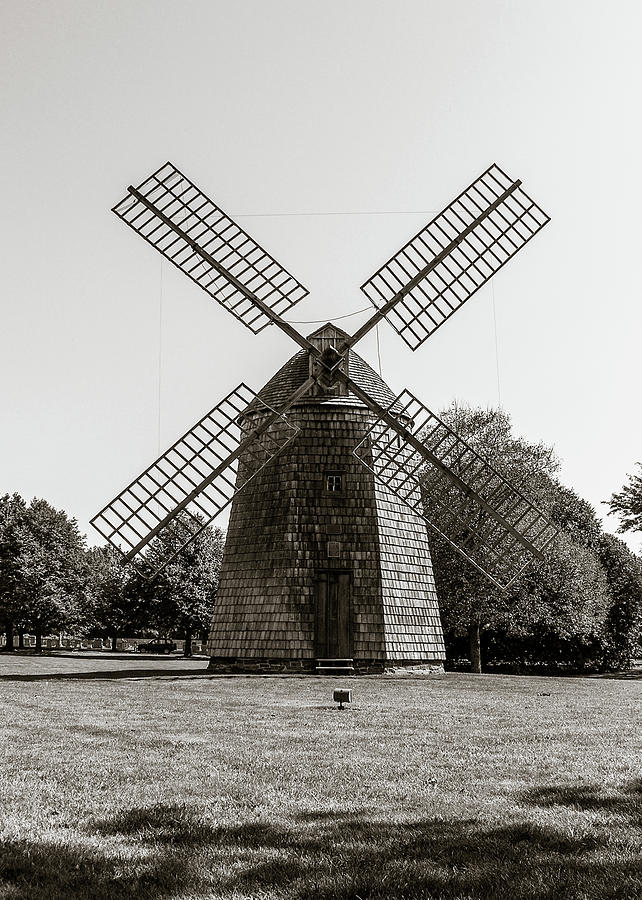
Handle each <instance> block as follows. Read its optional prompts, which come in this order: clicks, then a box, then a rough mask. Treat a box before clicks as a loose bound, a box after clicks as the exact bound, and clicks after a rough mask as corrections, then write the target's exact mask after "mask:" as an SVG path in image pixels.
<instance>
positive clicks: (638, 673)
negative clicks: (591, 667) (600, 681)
mask: <svg viewBox="0 0 642 900" xmlns="http://www.w3.org/2000/svg"><path fill="white" fill-rule="evenodd" d="M588 677H589V678H605V679H612V680H616V681H637V680H638V679H640V678H642V669H638V668H636V669H629V670H628V671H626V672H604V673H601V674H599V675H589V676H588Z"/></svg>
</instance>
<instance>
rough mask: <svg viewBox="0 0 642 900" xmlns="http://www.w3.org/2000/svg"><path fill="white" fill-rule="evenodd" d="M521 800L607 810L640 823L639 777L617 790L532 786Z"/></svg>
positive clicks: (641, 793) (641, 796) (641, 782)
mask: <svg viewBox="0 0 642 900" xmlns="http://www.w3.org/2000/svg"><path fill="white" fill-rule="evenodd" d="M520 799H521V800H522V802H524V803H528V804H530V805H532V806H541V807H544V808H548V809H550V808H553V807H555V806H566V807H570V808H572V809H577V810H582V811H591V812H607V813H612V814H614V815H617V816H622V817H624V818H627V819H629V821H630V823H631V824H632V825H638V826H642V779H635V780H634V781H631V782H629V783H628V784H626V785H624V786H623V787H622V788H621V789H620V790H619V791H617V792H614V791H612V790H611V791H607V790H605V788H604V787H602V786H601V785H554V786H552V787H541V788H533V789H532V790H529V791H526V792H524V793H523V794H522V795H521V797H520Z"/></svg>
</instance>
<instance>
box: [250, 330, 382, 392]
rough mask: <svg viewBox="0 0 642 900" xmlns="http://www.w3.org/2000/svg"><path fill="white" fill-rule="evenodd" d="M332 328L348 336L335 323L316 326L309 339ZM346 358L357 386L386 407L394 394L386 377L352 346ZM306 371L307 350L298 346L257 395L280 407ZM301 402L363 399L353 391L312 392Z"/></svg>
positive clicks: (307, 363)
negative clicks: (383, 377)
mask: <svg viewBox="0 0 642 900" xmlns="http://www.w3.org/2000/svg"><path fill="white" fill-rule="evenodd" d="M330 327H331V328H332V329H333V330H334V331H336V333H337V335H338V336H340V337H348V335H347V334H346V333H345V332H343V331H341V329H340V328H337V327H336V325H331V323H328V325H324V326H323V328H319V329H318V330H317V331H315V332H313V333H312V334H311V335H309V336H308V338H309V339H314V338H315V337H317V336H318V335H321V334H322V333H324V332H326V331H327V329H328V328H330ZM348 352H349V359H348V372H349V374H350V378H352V379H353V381H355V382H356V383H357V384H358V385H359V387H361V388H363V390H364V391H366V392H367V393H368V394H370V396H371V397H372V399H373V400H376V402H377V403H379V404H380V405H381V406H384V407H386V408H387V407H388V406H390V404H391V403H392V401H393V400H394V399H395V395H394V394H393V392H392V391H391V389H390V388H389V387H388V385H387V384H386V383H385V381H384V380H383V379H382V378H381V376H379V375H377V373H376V372H375V371H374V369H371V368H370V366H369V365H368V363H367V362H365V360H363V359H361V357H360V356H359V355H358V354H357V353H355V352H354V350H349V351H348ZM308 375H309V354H308V351H307V350H300V351H299V352H298V353H297V354H295V355H294V356H293V357H292V358H291V359H289V360H288V362H286V364H285V365H284V366H282V367H281V368H280V369H279V371H278V372H277V373H276V375H273V376H272V378H270V380H269V381H268V382H267V384H265V385H263V387H262V388H261V390H260V391H259V397H260V398H261V400H263V402H264V403H267V405H268V406H271V407H272V408H273V409H280V407H281V406H282V405H283V404H284V403H285V402H286V401H287V399H288V398H289V397H290V396H291V395H292V394H293V393H294V391H295V390H296V389H297V388H298V387H300V386H301V384H303V382H304V381H305V380H306V378H307V377H308ZM302 403H306V404H307V403H314V404H332V405H333V406H361V407H363V405H364V404H363V403H362V402H361V400H359V399H358V398H357V397H355V396H354V394H348V395H347V396H344V397H340V396H335V395H331V394H321V395H319V396H314V397H313V396H311V395H309V394H308V395H306V396H305V397H303V398H302V399H301V400H299V401H298V403H297V404H296V405H299V404H302Z"/></svg>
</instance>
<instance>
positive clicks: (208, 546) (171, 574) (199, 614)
mask: <svg viewBox="0 0 642 900" xmlns="http://www.w3.org/2000/svg"><path fill="white" fill-rule="evenodd" d="M184 518H185V514H183V515H179V516H178V517H177V519H176V520H175V521H174V522H173V523H172V525H171V526H170V528H169V529H167V530H166V533H165V535H164V537H163V538H162V539H160V538H157V539H155V540H154V541H153V542H152V544H151V546H150V551H149V555H148V560H149V564H150V568H151V569H154V568H155V564H156V563H157V562H159V561H163V560H165V559H166V558H167V556H168V555H169V553H168V551H171V552H175V551H178V552H177V555H176V556H175V558H174V559H173V560H172V561H171V562H170V563H169V564H168V565H167V566H166V567H165V568H164V569H163V570H162V571H161V572H160V573H159V574H158V575H156V577H155V578H153V579H151V580H148V579H146V578H145V576H144V574H140V573H134V574H133V575H132V579H131V581H130V583H129V590H130V591H131V592H132V593H133V594H134V595H136V596H138V597H139V598H140V599H141V602H142V603H143V605H144V607H145V609H146V612H147V621H148V624H149V625H150V626H151V627H153V628H156V629H157V630H158V631H159V632H160V633H161V634H171V633H178V634H180V635H182V636H183V637H184V639H185V651H184V653H185V656H191V655H192V638H193V637H194V635H196V634H198V633H199V632H202V631H204V630H206V629H207V628H208V627H209V624H210V620H211V617H212V610H213V606H214V600H215V597H216V592H217V590H218V578H219V572H220V568H221V561H222V558H223V547H224V542H225V535H224V532H223V531H221V529H220V528H212V527H211V526H208V527H206V528H204V529H203V531H201V532H200V534H199V535H198V537H196V538H195V539H194V540H193V541H191V543H189V544H188V545H187V547H185V548H183V549H181V550H179V549H178V548H179V547H180V545H181V543H182V540H181V536H182V535H184V534H185V531H186V529H185V525H184ZM183 539H184V538H183Z"/></svg>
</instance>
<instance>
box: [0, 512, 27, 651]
mask: <svg viewBox="0 0 642 900" xmlns="http://www.w3.org/2000/svg"><path fill="white" fill-rule="evenodd" d="M26 511H27V504H26V503H25V501H24V500H23V499H22V497H21V496H20V494H5V495H4V496H2V497H0V628H2V629H3V630H4V631H5V633H6V643H5V649H6V650H13V646H14V644H13V637H14V626H15V623H16V621H17V619H18V618H19V615H20V606H19V602H18V584H19V579H20V567H19V558H20V554H21V550H22V543H23V538H24V533H23V530H22V526H23V525H24V521H25V517H26Z"/></svg>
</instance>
